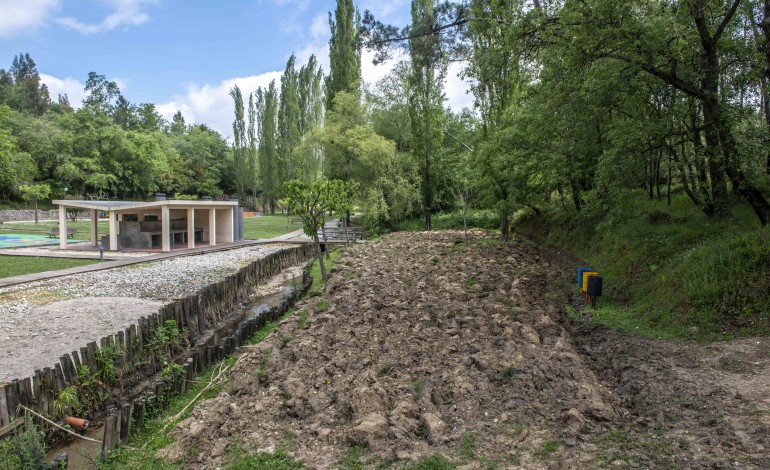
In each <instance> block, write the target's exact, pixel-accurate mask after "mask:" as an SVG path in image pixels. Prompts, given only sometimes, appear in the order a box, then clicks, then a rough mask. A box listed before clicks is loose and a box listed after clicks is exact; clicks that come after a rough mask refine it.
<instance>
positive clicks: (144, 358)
mask: <svg viewBox="0 0 770 470" xmlns="http://www.w3.org/2000/svg"><path fill="white" fill-rule="evenodd" d="M314 254H315V253H314V247H313V246H312V245H310V244H305V245H299V246H294V247H291V248H286V249H283V250H281V251H277V252H275V253H271V254H270V255H268V256H266V257H264V258H261V259H259V260H256V261H254V262H252V263H251V264H249V265H247V266H245V267H243V268H242V269H240V270H239V271H238V272H237V273H235V274H233V275H231V276H228V277H227V278H225V279H223V280H222V281H220V282H217V283H215V284H211V285H209V286H207V287H205V288H204V289H202V290H201V291H199V292H198V293H196V294H193V295H191V296H188V297H185V298H183V299H178V300H176V301H174V302H172V303H170V304H167V305H165V306H163V307H161V308H160V309H159V311H158V312H157V313H153V314H152V315H150V316H149V317H142V318H140V319H139V321H138V323H137V324H133V325H131V326H130V327H129V328H126V329H125V330H124V331H119V332H117V333H116V334H114V335H109V336H106V337H104V338H102V339H101V340H100V341H99V344H97V343H96V342H91V343H88V344H87V345H86V346H84V347H81V348H80V351H79V352H78V351H72V352H71V353H69V354H64V355H62V356H61V357H60V358H59V363H58V364H54V365H53V366H52V367H46V368H44V369H42V370H36V371H35V374H34V375H33V376H32V377H27V378H24V379H14V380H13V381H11V383H8V384H0V437H2V435H3V434H4V432H3V431H4V430H5V432H9V431H10V430H11V428H12V427H13V426H12V425H11V422H12V421H13V420H14V418H16V414H17V408H18V405H23V406H25V407H27V408H29V409H31V410H34V411H36V412H37V413H39V414H41V415H43V416H48V417H55V416H56V411H57V410H56V409H55V402H56V398H57V396H58V395H59V393H60V392H61V391H62V390H63V389H64V388H66V387H68V386H70V385H77V384H78V383H79V378H78V370H79V369H81V370H82V366H86V367H87V368H88V371H90V374H92V376H99V375H100V374H104V373H105V370H104V368H105V367H108V366H109V367H112V366H114V367H117V369H118V370H121V371H122V370H128V371H132V370H133V372H134V375H140V376H143V377H147V376H151V375H154V374H155V373H157V372H158V371H160V370H161V368H162V367H163V364H162V363H161V362H159V361H156V360H154V359H153V358H152V357H150V355H151V354H152V352H153V350H152V348H154V347H156V346H157V344H154V343H153V336H154V333H155V332H156V331H157V330H158V329H159V328H162V327H164V326H165V325H166V324H167V323H166V322H167V321H169V320H173V321H174V322H175V324H176V326H177V328H178V331H179V332H186V333H187V340H188V342H189V344H190V346H191V349H189V351H188V353H187V358H186V362H185V363H184V365H183V366H182V367H183V368H184V371H185V372H184V374H185V376H184V378H183V380H177V382H179V383H172V382H171V381H170V380H166V379H164V380H162V381H159V382H157V383H156V384H155V385H154V387H155V390H154V397H156V398H155V399H158V398H157V397H164V396H167V395H168V392H175V393H179V392H184V390H185V389H186V384H189V383H190V381H191V380H192V377H194V376H195V374H198V373H200V372H201V371H202V370H204V369H205V368H206V367H208V366H209V365H210V364H212V363H214V362H216V361H219V360H221V359H222V358H224V357H225V356H226V355H229V354H230V353H232V352H233V351H234V350H235V348H236V347H238V346H240V345H241V344H242V343H243V342H244V341H245V340H246V339H248V338H249V337H251V336H252V335H253V334H254V332H255V331H256V330H257V329H258V328H260V327H261V326H262V325H264V323H265V322H266V321H269V320H270V319H273V318H276V317H277V316H279V315H280V314H281V313H282V312H283V311H285V310H286V309H288V306H289V302H288V301H287V300H284V301H283V302H282V303H281V305H280V306H279V307H276V308H273V309H270V310H268V311H267V312H266V313H265V314H263V315H260V316H258V317H257V318H253V319H249V320H246V321H244V322H242V323H241V324H240V325H238V327H237V328H236V330H235V332H234V333H233V334H232V335H230V336H227V337H224V338H221V339H220V338H219V336H220V334H221V332H220V331H217V332H216V333H215V339H214V344H213V345H211V346H206V347H200V348H199V347H195V344H196V340H197V339H199V338H200V336H201V333H202V332H204V331H207V330H212V329H215V328H216V326H217V324H218V323H219V322H220V321H221V320H222V319H223V318H224V317H227V316H228V315H229V314H230V313H231V311H232V309H233V307H235V306H236V305H237V304H239V303H241V302H242V301H244V300H245V299H246V298H247V297H248V296H249V294H250V292H251V290H252V288H253V287H254V286H255V285H257V284H259V283H260V282H262V281H264V280H265V279H267V278H270V277H272V276H274V275H276V274H278V273H279V272H281V271H282V270H283V269H285V268H287V267H290V266H294V265H297V264H299V263H301V262H304V261H307V260H309V259H311V258H312V257H313V256H314ZM303 278H304V281H305V282H304V283H303V284H304V285H305V288H306V287H307V285H308V284H309V274H308V273H307V272H306V273H305V275H304V276H303ZM108 354H110V355H111V357H114V358H115V363H112V362H110V361H105V360H104V358H105V356H106V355H108ZM135 364H141V367H140V370H136V367H135ZM167 379H168V378H167ZM175 380H176V379H175ZM140 400H143V399H140ZM154 405H155V404H154V403H152V406H154ZM98 406H103V405H102V404H99V405H98ZM146 406H147V405H146V402H145V403H141V401H140V402H136V401H134V403H133V407H132V409H133V411H132V413H134V414H135V415H137V416H135V417H137V418H139V421H140V422H141V416H142V413H143V408H144V407H146ZM124 407H125V404H124V405H123V406H121V407H120V410H118V409H117V408H116V409H115V410H112V411H111V412H108V418H107V419H108V421H107V424H110V419H111V418H110V416H112V415H115V416H119V419H118V422H120V420H121V419H127V418H126V417H125V416H123V415H122V410H123V408H124ZM84 411H86V412H93V411H98V410H97V409H89V410H84Z"/></svg>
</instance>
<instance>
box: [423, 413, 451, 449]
mask: <svg viewBox="0 0 770 470" xmlns="http://www.w3.org/2000/svg"><path fill="white" fill-rule="evenodd" d="M422 425H423V426H425V433H426V434H427V436H428V439H429V440H430V441H431V442H433V443H436V442H440V441H441V440H442V438H443V437H444V431H445V430H446V423H445V422H444V421H443V420H442V419H441V418H439V417H438V416H437V415H435V414H433V413H425V414H424V415H422Z"/></svg>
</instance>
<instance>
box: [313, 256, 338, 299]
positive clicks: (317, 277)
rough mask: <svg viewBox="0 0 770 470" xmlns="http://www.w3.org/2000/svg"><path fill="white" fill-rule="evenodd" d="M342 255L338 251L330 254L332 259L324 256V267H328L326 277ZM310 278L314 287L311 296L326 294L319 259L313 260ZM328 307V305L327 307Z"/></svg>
mask: <svg viewBox="0 0 770 470" xmlns="http://www.w3.org/2000/svg"><path fill="white" fill-rule="evenodd" d="M341 254H342V250H341V249H336V250H334V251H332V252H330V253H329V257H330V259H326V254H324V266H325V267H326V275H327V276H328V275H329V274H330V272H331V269H332V268H333V267H334V264H335V263H336V262H337V258H339V257H340V255H341ZM310 276H311V277H312V278H313V285H312V286H311V287H310V290H309V291H308V295H309V296H314V295H321V294H322V293H323V292H324V281H323V278H321V266H320V265H319V264H318V259H314V260H313V265H312V266H311V268H310ZM327 302H328V301H327ZM327 307H328V305H327Z"/></svg>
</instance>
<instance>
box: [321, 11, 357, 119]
mask: <svg viewBox="0 0 770 470" xmlns="http://www.w3.org/2000/svg"><path fill="white" fill-rule="evenodd" d="M359 23H360V21H359V18H358V15H357V12H356V9H355V7H354V6H353V0H337V8H336V9H335V10H334V18H332V14H331V13H329V29H330V30H331V37H330V38H329V66H330V68H329V76H328V78H327V79H326V87H325V91H326V111H327V112H329V111H330V110H331V109H332V108H333V107H334V99H335V97H336V96H337V93H340V92H346V93H352V94H354V95H358V92H359V88H360V86H361V39H360V37H359V32H358V27H359Z"/></svg>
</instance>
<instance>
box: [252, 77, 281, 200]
mask: <svg viewBox="0 0 770 470" xmlns="http://www.w3.org/2000/svg"><path fill="white" fill-rule="evenodd" d="M277 95H278V94H277V91H276V87H275V80H272V81H271V82H270V85H269V86H268V87H267V89H263V88H261V87H260V88H259V89H257V101H256V105H255V108H256V112H257V134H258V139H259V149H258V155H259V157H258V159H259V162H258V163H259V177H260V180H261V185H262V210H263V211H267V210H268V208H269V210H270V213H272V214H275V204H276V201H277V198H278V195H279V194H278V193H279V189H280V186H279V179H278V178H279V175H278V143H277V120H278V115H277V114H278V96H277Z"/></svg>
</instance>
